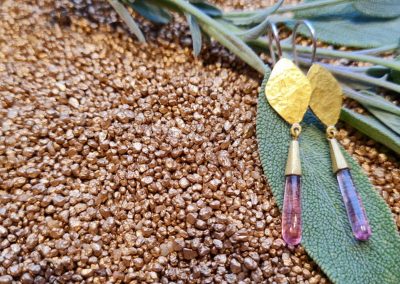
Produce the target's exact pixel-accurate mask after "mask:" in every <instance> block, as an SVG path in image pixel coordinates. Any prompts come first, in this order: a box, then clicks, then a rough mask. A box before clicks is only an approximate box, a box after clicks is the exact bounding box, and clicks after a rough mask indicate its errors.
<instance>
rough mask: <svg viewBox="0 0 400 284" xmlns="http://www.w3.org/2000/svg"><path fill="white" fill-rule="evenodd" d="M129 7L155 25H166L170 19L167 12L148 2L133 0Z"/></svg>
mask: <svg viewBox="0 0 400 284" xmlns="http://www.w3.org/2000/svg"><path fill="white" fill-rule="evenodd" d="M131 6H132V8H133V9H134V10H135V11H136V12H138V13H139V14H140V15H142V16H143V17H144V18H146V19H147V20H149V21H152V22H154V23H156V24H167V23H169V21H171V19H172V16H171V14H170V13H169V12H168V11H167V10H165V9H163V8H161V7H160V6H158V5H156V4H153V3H151V1H148V0H135V1H134V2H133V3H131Z"/></svg>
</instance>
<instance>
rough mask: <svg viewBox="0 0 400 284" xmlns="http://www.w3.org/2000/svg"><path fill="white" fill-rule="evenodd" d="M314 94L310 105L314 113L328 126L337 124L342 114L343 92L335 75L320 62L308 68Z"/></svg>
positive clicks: (308, 76)
mask: <svg viewBox="0 0 400 284" xmlns="http://www.w3.org/2000/svg"><path fill="white" fill-rule="evenodd" d="M307 78H308V79H309V80H310V84H311V88H312V95H311V100H310V107H311V110H312V111H313V112H314V114H315V115H316V116H317V117H318V118H319V119H320V120H321V122H322V123H323V124H325V125H327V126H331V125H335V124H336V123H337V122H338V120H339V116H340V110H341V108H342V103H343V93H342V88H341V87H340V85H339V82H338V81H336V79H335V77H333V75H332V74H331V73H330V72H329V71H328V70H326V69H325V68H324V67H322V66H321V65H318V64H313V65H312V66H311V68H310V70H308V73H307Z"/></svg>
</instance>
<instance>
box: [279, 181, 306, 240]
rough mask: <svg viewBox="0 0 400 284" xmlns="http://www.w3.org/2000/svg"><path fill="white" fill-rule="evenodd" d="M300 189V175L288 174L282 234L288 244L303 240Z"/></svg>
mask: <svg viewBox="0 0 400 284" xmlns="http://www.w3.org/2000/svg"><path fill="white" fill-rule="evenodd" d="M300 189H301V185H300V176H297V175H288V176H286V183H285V196H284V199H283V210H282V236H283V239H284V240H285V242H286V243H287V244H288V245H297V244H299V243H300V242H301V231H302V224H301V199H300Z"/></svg>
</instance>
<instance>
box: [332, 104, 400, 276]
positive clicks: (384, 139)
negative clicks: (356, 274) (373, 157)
mask: <svg viewBox="0 0 400 284" xmlns="http://www.w3.org/2000/svg"><path fill="white" fill-rule="evenodd" d="M340 119H341V120H343V121H345V122H346V123H348V124H349V125H351V126H353V127H354V128H355V129H357V130H358V131H360V132H362V133H364V134H365V135H367V136H368V137H370V138H372V139H373V140H375V141H377V142H379V143H381V144H383V145H385V146H386V147H388V148H389V149H392V150H393V151H394V152H396V153H397V154H400V135H397V134H396V133H395V132H393V131H392V130H391V129H390V128H388V127H386V126H385V125H383V124H382V123H381V122H380V121H379V120H378V119H376V118H375V117H373V116H371V115H363V114H359V113H356V112H355V111H352V110H350V109H347V108H343V109H342V112H341V114H340ZM399 279H400V278H399Z"/></svg>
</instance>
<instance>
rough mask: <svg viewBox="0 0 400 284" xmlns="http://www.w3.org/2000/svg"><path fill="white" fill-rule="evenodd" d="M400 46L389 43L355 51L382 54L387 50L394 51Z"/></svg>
mask: <svg viewBox="0 0 400 284" xmlns="http://www.w3.org/2000/svg"><path fill="white" fill-rule="evenodd" d="M398 48H399V44H388V45H384V46H381V47H376V48H370V49H362V50H356V51H353V53H357V54H380V53H385V52H392V51H395V50H396V49H398Z"/></svg>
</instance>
